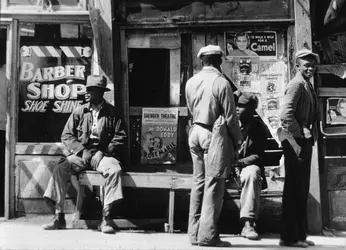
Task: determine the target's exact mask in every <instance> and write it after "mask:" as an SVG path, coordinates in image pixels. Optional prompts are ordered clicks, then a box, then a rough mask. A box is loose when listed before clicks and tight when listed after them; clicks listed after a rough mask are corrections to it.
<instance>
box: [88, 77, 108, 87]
mask: <svg viewBox="0 0 346 250" xmlns="http://www.w3.org/2000/svg"><path fill="white" fill-rule="evenodd" d="M86 88H87V89H88V88H99V89H102V90H103V91H110V89H109V88H107V79H106V77H104V76H99V75H90V76H88V78H87V84H86Z"/></svg>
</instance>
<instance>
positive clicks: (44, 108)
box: [18, 46, 92, 142]
mask: <svg viewBox="0 0 346 250" xmlns="http://www.w3.org/2000/svg"><path fill="white" fill-rule="evenodd" d="M91 55H92V50H91V48H90V47H88V46H21V49H20V59H21V61H20V73H19V114H18V120H19V122H18V133H19V136H18V137H19V141H20V142H60V140H61V139H60V137H61V133H62V130H63V128H64V126H65V123H66V121H67V119H68V117H69V116H70V114H71V112H72V111H73V110H74V109H75V108H76V107H78V106H79V105H82V104H83V102H84V93H85V90H86V87H85V85H86V77H87V76H88V75H89V74H90V67H91Z"/></svg>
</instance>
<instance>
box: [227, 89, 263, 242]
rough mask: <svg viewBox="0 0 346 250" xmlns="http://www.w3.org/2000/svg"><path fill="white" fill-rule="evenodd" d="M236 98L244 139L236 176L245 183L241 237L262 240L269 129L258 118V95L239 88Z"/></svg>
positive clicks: (241, 198)
mask: <svg viewBox="0 0 346 250" xmlns="http://www.w3.org/2000/svg"><path fill="white" fill-rule="evenodd" d="M235 97H236V99H238V102H237V115H238V118H239V121H240V124H241V125H240V129H241V133H242V138H243V143H242V145H241V148H240V150H239V160H238V161H237V163H236V164H235V176H234V174H233V176H234V177H235V178H237V179H238V178H240V184H241V195H240V221H241V223H242V224H243V225H244V226H243V229H242V231H241V236H242V237H244V238H247V239H250V240H258V239H259V236H258V233H257V232H256V229H255V227H256V224H255V222H256V221H257V220H258V214H259V208H260V195H261V189H265V188H267V181H266V178H265V173H264V163H263V158H264V151H265V149H266V145H267V138H268V136H269V130H268V128H267V126H266V125H265V124H264V122H263V121H262V120H261V119H260V118H258V117H254V114H255V113H256V108H257V106H258V98H257V96H256V95H254V94H252V93H247V92H244V93H242V92H240V91H239V90H237V91H236V92H235ZM237 183H238V181H237ZM239 186H240V185H239Z"/></svg>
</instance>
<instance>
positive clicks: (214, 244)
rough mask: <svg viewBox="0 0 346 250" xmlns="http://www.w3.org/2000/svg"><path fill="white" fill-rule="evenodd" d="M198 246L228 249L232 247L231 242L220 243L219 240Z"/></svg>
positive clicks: (199, 243) (200, 243) (201, 243)
mask: <svg viewBox="0 0 346 250" xmlns="http://www.w3.org/2000/svg"><path fill="white" fill-rule="evenodd" d="M198 245H199V246H201V247H230V246H232V244H231V242H228V241H222V240H220V239H217V240H212V241H209V242H198Z"/></svg>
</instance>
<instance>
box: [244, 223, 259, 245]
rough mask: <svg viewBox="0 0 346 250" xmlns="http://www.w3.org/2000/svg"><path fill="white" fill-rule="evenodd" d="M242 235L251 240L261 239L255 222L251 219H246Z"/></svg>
mask: <svg viewBox="0 0 346 250" xmlns="http://www.w3.org/2000/svg"><path fill="white" fill-rule="evenodd" d="M240 235H241V236H242V237H244V238H247V239H249V240H259V236H258V233H257V232H256V230H255V228H254V223H253V222H251V221H245V224H244V227H243V230H241V234H240Z"/></svg>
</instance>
